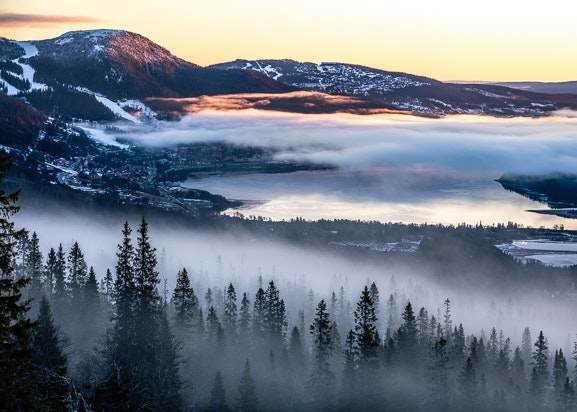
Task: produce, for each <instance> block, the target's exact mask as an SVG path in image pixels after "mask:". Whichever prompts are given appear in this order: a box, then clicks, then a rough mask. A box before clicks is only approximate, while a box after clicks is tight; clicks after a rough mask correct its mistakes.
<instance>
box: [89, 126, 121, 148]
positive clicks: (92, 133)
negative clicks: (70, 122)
mask: <svg viewBox="0 0 577 412" xmlns="http://www.w3.org/2000/svg"><path fill="white" fill-rule="evenodd" d="M80 128H81V129H82V130H84V131H85V132H86V134H87V135H88V136H89V137H90V138H91V139H93V140H95V141H97V142H98V143H102V144H104V145H106V146H115V147H119V148H121V149H127V148H128V147H129V146H128V145H126V144H122V143H119V142H117V141H116V138H115V137H114V136H112V135H111V134H108V133H106V132H105V131H104V130H101V129H93V128H90V127H85V126H80Z"/></svg>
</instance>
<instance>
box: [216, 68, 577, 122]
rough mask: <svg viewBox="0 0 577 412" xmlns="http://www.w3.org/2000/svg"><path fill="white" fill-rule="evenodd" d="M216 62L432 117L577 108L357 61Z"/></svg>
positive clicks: (570, 101) (554, 99)
mask: <svg viewBox="0 0 577 412" xmlns="http://www.w3.org/2000/svg"><path fill="white" fill-rule="evenodd" d="M211 67H214V68H218V69H221V70H227V71H228V70H237V69H243V70H248V71H256V72H259V73H262V74H265V75H267V76H269V77H271V78H272V79H274V80H278V81H281V82H286V83H287V84H290V85H292V86H295V87H298V88H301V89H305V90H313V91H320V92H324V93H329V94H333V95H345V96H351V97H360V98H367V99H377V100H379V101H381V102H384V103H386V104H387V105H388V106H389V107H393V108H395V109H397V110H407V111H410V112H413V113H416V114H424V115H432V116H443V115H446V114H481V115H492V116H542V115H544V114H546V113H549V112H551V111H554V110H557V109H560V108H565V107H569V108H577V97H576V96H562V95H559V96H558V95H554V96H552V95H548V94H543V93H539V94H538V93H532V92H529V91H525V90H518V89H516V88H507V87H503V86H495V85H490V84H456V83H443V82H440V81H438V80H434V79H431V78H427V77H423V76H417V75H412V74H407V73H399V72H389V71H384V70H379V69H374V68H370V67H364V66H359V65H355V64H344V63H321V64H316V63H300V62H296V61H294V60H235V61H233V62H228V63H220V64H216V65H213V66H211Z"/></svg>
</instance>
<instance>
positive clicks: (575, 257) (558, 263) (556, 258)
mask: <svg viewBox="0 0 577 412" xmlns="http://www.w3.org/2000/svg"><path fill="white" fill-rule="evenodd" d="M526 258H527V259H534V260H538V261H539V262H541V263H543V264H544V265H547V266H555V267H567V266H572V265H577V254H574V253H559V254H544V255H528V256H526Z"/></svg>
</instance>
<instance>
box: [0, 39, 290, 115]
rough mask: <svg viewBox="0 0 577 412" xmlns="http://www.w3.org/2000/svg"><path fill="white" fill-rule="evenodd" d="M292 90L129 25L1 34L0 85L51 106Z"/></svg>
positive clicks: (106, 107)
mask: <svg viewBox="0 0 577 412" xmlns="http://www.w3.org/2000/svg"><path fill="white" fill-rule="evenodd" d="M292 90H294V87H291V86H287V85H286V84H284V83H279V82H276V81H274V80H272V79H270V78H269V77H268V76H264V75H261V74H259V73H256V72H247V71H243V70H233V71H230V72H228V71H227V72H226V73H224V74H223V72H222V71H220V70H216V69H208V68H202V67H200V66H198V65H196V64H193V63H190V62H187V61H185V60H183V59H180V58H178V57H176V56H174V55H172V54H171V53H170V52H169V51H168V50H166V49H165V48H163V47H161V46H159V45H158V44H155V43H153V42H152V41H150V40H148V39H147V38H145V37H143V36H141V35H139V34H136V33H130V32H127V31H121V30H89V31H75V32H69V33H65V34H63V35H62V36H59V37H57V38H54V39H49V40H39V41H28V42H18V41H11V40H6V39H0V91H2V92H4V93H5V94H8V95H13V96H18V97H20V98H22V99H24V100H26V101H28V102H30V103H31V104H32V105H34V106H35V107H37V108H39V109H40V110H42V111H44V112H45V113H49V114H51V113H53V112H55V111H56V112H58V113H59V114H64V115H66V116H70V117H80V118H85V119H92V120H111V119H114V118H115V117H122V118H126V119H129V120H130V119H131V118H130V113H129V111H130V110H132V109H134V106H135V105H136V106H141V100H142V99H143V98H145V97H149V96H154V97H193V96H200V95H217V94H230V93H241V92H242V93H246V92H258V93H280V92H285V91H292ZM139 101H140V103H138V102H139ZM127 102H128V103H127ZM127 107H129V108H130V110H128V111H127V109H126V108H127Z"/></svg>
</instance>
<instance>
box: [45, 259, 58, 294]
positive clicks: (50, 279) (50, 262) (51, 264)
mask: <svg viewBox="0 0 577 412" xmlns="http://www.w3.org/2000/svg"><path fill="white" fill-rule="evenodd" d="M56 265H57V263H56V251H55V250H54V248H50V251H49V252H48V258H47V259H46V265H45V266H44V279H45V284H44V292H45V293H46V294H47V295H48V296H49V297H52V295H53V293H54V280H55V278H56Z"/></svg>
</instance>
